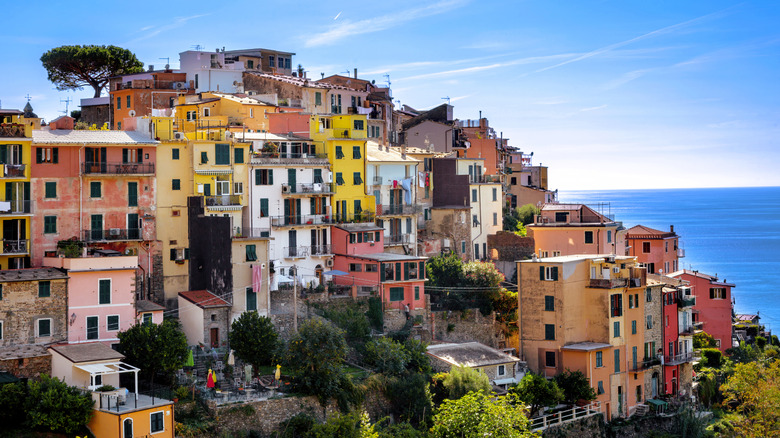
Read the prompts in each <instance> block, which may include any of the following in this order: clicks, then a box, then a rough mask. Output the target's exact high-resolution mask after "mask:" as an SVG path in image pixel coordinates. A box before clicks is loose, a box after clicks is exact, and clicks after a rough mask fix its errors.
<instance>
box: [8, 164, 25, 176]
mask: <svg viewBox="0 0 780 438" xmlns="http://www.w3.org/2000/svg"><path fill="white" fill-rule="evenodd" d="M25 168H26V165H25V164H4V165H3V178H24V170H25Z"/></svg>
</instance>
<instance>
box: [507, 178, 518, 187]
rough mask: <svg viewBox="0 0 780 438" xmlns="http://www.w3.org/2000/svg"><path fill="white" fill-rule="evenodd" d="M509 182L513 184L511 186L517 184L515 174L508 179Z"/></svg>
mask: <svg viewBox="0 0 780 438" xmlns="http://www.w3.org/2000/svg"><path fill="white" fill-rule="evenodd" d="M509 184H511V185H513V186H516V185H517V177H516V176H513V177H512V178H511V179H510V180H509Z"/></svg>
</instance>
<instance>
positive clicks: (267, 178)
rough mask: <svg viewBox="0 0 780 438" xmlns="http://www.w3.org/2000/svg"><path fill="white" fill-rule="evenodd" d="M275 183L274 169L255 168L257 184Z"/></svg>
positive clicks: (267, 184) (268, 184)
mask: <svg viewBox="0 0 780 438" xmlns="http://www.w3.org/2000/svg"><path fill="white" fill-rule="evenodd" d="M273 184H274V170H273V169H255V185H256V186H271V185H273Z"/></svg>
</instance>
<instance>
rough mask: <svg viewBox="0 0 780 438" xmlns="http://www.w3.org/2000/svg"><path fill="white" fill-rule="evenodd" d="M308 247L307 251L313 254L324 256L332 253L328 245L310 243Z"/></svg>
mask: <svg viewBox="0 0 780 438" xmlns="http://www.w3.org/2000/svg"><path fill="white" fill-rule="evenodd" d="M309 248H310V251H309V252H310V253H311V255H313V256H326V255H331V254H333V251H331V248H330V245H312V246H310V247H309Z"/></svg>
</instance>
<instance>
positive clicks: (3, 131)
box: [0, 123, 25, 137]
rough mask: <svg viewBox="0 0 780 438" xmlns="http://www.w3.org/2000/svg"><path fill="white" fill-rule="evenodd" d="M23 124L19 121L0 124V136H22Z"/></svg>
mask: <svg viewBox="0 0 780 438" xmlns="http://www.w3.org/2000/svg"><path fill="white" fill-rule="evenodd" d="M24 136H25V135H24V125H23V124H21V123H3V124H0V137H24Z"/></svg>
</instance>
